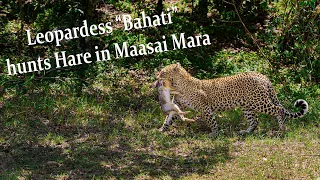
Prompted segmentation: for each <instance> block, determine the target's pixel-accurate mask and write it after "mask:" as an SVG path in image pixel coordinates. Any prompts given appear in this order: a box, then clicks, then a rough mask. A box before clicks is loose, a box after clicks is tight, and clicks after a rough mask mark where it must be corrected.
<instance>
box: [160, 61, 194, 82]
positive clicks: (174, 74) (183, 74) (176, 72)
mask: <svg viewBox="0 0 320 180" xmlns="http://www.w3.org/2000/svg"><path fill="white" fill-rule="evenodd" d="M189 76H190V74H189V73H188V72H187V71H186V70H185V69H184V68H183V67H182V66H181V64H180V63H176V64H170V65H168V66H166V67H164V68H163V69H162V70H161V71H160V72H159V75H158V76H157V79H165V80H169V81H171V82H174V81H176V80H178V79H180V78H187V77H189Z"/></svg>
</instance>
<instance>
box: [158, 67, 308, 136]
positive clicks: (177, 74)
mask: <svg viewBox="0 0 320 180" xmlns="http://www.w3.org/2000/svg"><path fill="white" fill-rule="evenodd" d="M157 80H167V81H169V82H170V83H171V86H172V88H174V89H175V91H177V92H178V93H176V95H175V102H176V103H177V104H178V105H179V106H180V107H181V108H182V109H185V108H190V109H192V110H195V111H197V112H200V114H201V117H202V119H203V120H204V121H205V122H206V123H207V125H208V127H209V128H210V130H211V132H210V133H209V136H210V137H214V138H216V137H217V136H218V124H217V121H216V118H215V115H214V113H216V112H221V111H227V110H232V109H235V108H240V109H241V110H243V113H244V117H245V118H246V119H247V120H248V122H249V127H248V128H247V129H246V130H241V131H240V132H239V134H241V135H245V134H248V133H251V132H253V131H254V130H255V129H256V128H257V126H258V120H257V114H258V113H264V114H267V115H271V116H273V117H275V118H276V120H277V121H278V124H279V128H280V133H283V132H284V131H285V129H286V126H285V120H286V119H287V118H292V119H295V118H301V117H303V116H304V115H305V114H306V113H307V112H308V107H309V105H308V103H307V102H306V101H305V100H303V99H298V100H296V101H295V103H294V106H295V107H297V108H299V109H300V110H299V111H298V112H290V111H288V110H287V109H286V108H284V107H283V106H282V105H281V103H280V101H279V100H278V97H277V94H276V92H275V89H274V88H273V86H272V83H271V81H270V80H269V79H268V77H266V76H265V75H263V74H261V73H259V72H242V73H238V74H234V75H231V76H225V77H217V78H213V79H198V78H196V77H193V76H192V75H191V74H190V73H188V72H187V70H186V69H184V68H183V67H182V66H181V64H180V63H176V64H170V65H167V66H165V67H164V68H162V69H161V70H160V71H159V73H158V76H157ZM175 119H177V117H174V118H172V120H175ZM171 124H172V122H171V121H167V122H165V124H164V125H163V127H162V129H163V130H164V131H167V130H168V128H169V126H170V125H171Z"/></svg>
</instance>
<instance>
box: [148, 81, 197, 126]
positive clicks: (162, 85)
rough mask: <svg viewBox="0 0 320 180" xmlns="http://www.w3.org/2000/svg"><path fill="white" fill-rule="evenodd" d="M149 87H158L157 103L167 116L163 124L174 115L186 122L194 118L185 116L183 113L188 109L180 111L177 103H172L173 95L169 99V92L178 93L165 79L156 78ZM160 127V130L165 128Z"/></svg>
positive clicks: (169, 120)
mask: <svg viewBox="0 0 320 180" xmlns="http://www.w3.org/2000/svg"><path fill="white" fill-rule="evenodd" d="M150 88H158V93H159V95H158V97H159V103H160V105H161V110H162V112H163V113H165V114H166V115H167V116H166V118H165V121H164V126H163V127H165V125H166V124H167V122H171V121H172V118H173V117H175V115H178V116H179V117H180V119H182V120H183V121H187V122H194V121H195V120H193V119H189V118H186V117H185V116H184V115H186V114H188V113H189V112H190V111H182V110H181V109H180V108H179V106H178V105H176V104H175V103H174V96H173V98H172V100H171V96H170V95H171V94H173V95H176V94H179V93H178V92H177V91H175V89H173V88H172V87H171V83H170V82H169V81H166V80H157V81H155V82H154V83H152V84H151V85H150ZM163 127H162V128H160V129H159V130H160V132H164V131H165V129H166V128H163Z"/></svg>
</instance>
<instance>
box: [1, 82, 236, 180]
mask: <svg viewBox="0 0 320 180" xmlns="http://www.w3.org/2000/svg"><path fill="white" fill-rule="evenodd" d="M120 88H122V87H120ZM131 90H132V91H135V90H134V88H131ZM131 90H130V91H128V92H126V93H124V92H122V91H112V92H111V93H110V94H108V95H106V94H104V93H103V92H100V91H99V90H97V91H93V92H92V93H89V94H86V93H84V95H83V97H77V98H78V99H74V97H73V96H72V95H68V94H55V93H53V94H50V93H45V92H30V93H28V94H25V95H23V96H21V97H19V98H18V97H12V98H9V99H7V100H8V101H7V102H6V104H5V105H4V108H3V112H4V114H2V119H1V121H0V122H1V132H0V161H1V165H0V172H1V175H0V178H3V179H14V178H18V177H26V178H31V179H49V178H57V177H67V178H71V179H89V178H93V177H116V178H124V179H131V178H133V177H137V176H144V175H146V176H150V177H157V178H161V177H163V176H170V177H173V178H178V177H184V176H186V175H188V174H190V173H197V174H199V175H203V174H209V173H210V170H211V169H212V168H214V166H215V164H217V163H219V162H224V161H227V160H229V159H230V157H229V144H228V143H223V144H221V143H220V144H214V145H213V146H212V148H211V147H210V148H208V147H202V146H199V147H198V148H192V153H191V154H181V153H179V152H176V151H172V152H171V149H175V148H177V147H178V146H179V145H181V143H180V142H181V141H184V140H185V139H188V138H190V137H187V136H181V137H172V136H168V135H164V134H162V133H159V132H157V131H156V129H157V128H159V127H158V126H159V125H161V122H154V121H150V120H148V119H147V120H145V117H144V115H145V114H144V113H149V114H152V113H153V112H154V110H153V109H154V108H156V109H158V108H157V107H156V106H157V105H156V104H154V103H150V101H152V100H151V96H152V92H149V93H145V94H139V93H133V92H131ZM132 94H135V95H132ZM69 96H70V97H69ZM109 105H111V107H110V106H109ZM82 106H84V107H86V108H84V109H82ZM91 106H97V107H99V108H100V109H103V110H102V111H97V112H94V110H91V109H90V108H92V107H91ZM99 108H97V109H99ZM158 116H159V115H158ZM127 117H129V119H133V120H132V121H133V123H134V124H133V125H132V126H129V125H128V122H127V121H130V120H127V119H126V118H127ZM83 118H84V119H85V120H86V121H85V122H86V123H84V124H82V123H80V122H79V121H80V120H81V119H83ZM101 119H103V120H102V121H103V122H100V121H101ZM167 142H171V143H169V144H168V143H167ZM186 148H188V147H186Z"/></svg>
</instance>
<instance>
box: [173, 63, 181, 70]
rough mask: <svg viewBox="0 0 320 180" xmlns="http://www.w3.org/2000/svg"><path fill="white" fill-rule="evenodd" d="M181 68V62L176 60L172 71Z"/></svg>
mask: <svg viewBox="0 0 320 180" xmlns="http://www.w3.org/2000/svg"><path fill="white" fill-rule="evenodd" d="M180 68H181V64H180V63H179V62H178V63H177V64H176V66H175V67H174V68H173V70H174V71H179V69H180Z"/></svg>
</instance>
